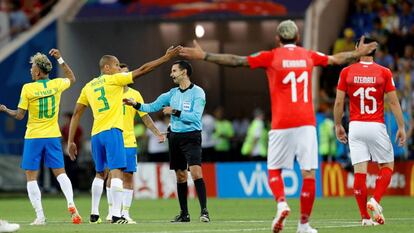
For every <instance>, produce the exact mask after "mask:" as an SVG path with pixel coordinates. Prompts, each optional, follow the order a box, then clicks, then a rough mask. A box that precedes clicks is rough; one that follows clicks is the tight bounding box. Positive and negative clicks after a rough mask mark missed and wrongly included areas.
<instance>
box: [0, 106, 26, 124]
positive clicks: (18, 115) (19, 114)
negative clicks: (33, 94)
mask: <svg viewBox="0 0 414 233" xmlns="http://www.w3.org/2000/svg"><path fill="white" fill-rule="evenodd" d="M0 112H5V113H7V115H9V116H11V117H13V118H14V119H16V120H22V119H23V118H24V116H25V115H26V110H24V109H21V108H18V109H17V110H11V109H8V108H7V107H6V106H5V105H3V104H0Z"/></svg>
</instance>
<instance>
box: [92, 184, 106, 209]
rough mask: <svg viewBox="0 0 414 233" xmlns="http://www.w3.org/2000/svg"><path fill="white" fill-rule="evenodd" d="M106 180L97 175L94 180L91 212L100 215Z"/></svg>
mask: <svg viewBox="0 0 414 233" xmlns="http://www.w3.org/2000/svg"><path fill="white" fill-rule="evenodd" d="M103 184H104V180H102V179H100V178H97V177H95V179H93V182H92V188H91V191H92V209H91V214H95V215H99V202H100V201H101V196H102V192H103Z"/></svg>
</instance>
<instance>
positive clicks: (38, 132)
mask: <svg viewBox="0 0 414 233" xmlns="http://www.w3.org/2000/svg"><path fill="white" fill-rule="evenodd" d="M69 86H70V80H69V79H67V78H55V79H52V80H50V79H42V80H38V81H36V82H32V83H27V84H25V85H24V86H23V88H22V92H21V94H20V101H19V105H18V108H21V109H23V110H27V111H28V115H29V118H28V120H27V129H26V135H25V136H24V138H25V139H31V138H56V137H60V136H62V134H61V133H60V129H59V124H58V116H59V105H60V96H61V95H62V92H63V91H65V90H66V89H68V88H69Z"/></svg>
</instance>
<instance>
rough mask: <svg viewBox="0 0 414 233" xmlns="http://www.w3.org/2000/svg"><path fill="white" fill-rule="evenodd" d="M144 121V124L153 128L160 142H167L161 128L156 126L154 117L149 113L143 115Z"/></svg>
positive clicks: (152, 130)
mask: <svg viewBox="0 0 414 233" xmlns="http://www.w3.org/2000/svg"><path fill="white" fill-rule="evenodd" d="M141 119H142V122H144V125H145V126H146V127H147V128H148V129H150V130H151V132H152V133H153V134H154V135H155V136H157V138H158V142H160V143H161V142H165V135H164V134H162V133H161V132H160V130H159V129H158V128H157V127H156V126H155V124H154V121H153V120H152V118H151V117H150V116H149V115H148V114H147V115H145V116H143V117H141Z"/></svg>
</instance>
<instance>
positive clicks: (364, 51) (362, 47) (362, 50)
mask: <svg viewBox="0 0 414 233" xmlns="http://www.w3.org/2000/svg"><path fill="white" fill-rule="evenodd" d="M364 40H365V37H364V36H362V37H361V39H360V41H359V44H358V47H357V48H356V49H355V50H354V51H349V52H342V53H337V54H335V55H330V56H328V64H329V65H342V64H347V63H351V62H353V61H355V60H357V59H359V58H360V57H362V56H364V55H368V54H369V53H371V52H372V51H373V50H374V49H376V48H377V46H378V43H377V42H371V43H369V44H365V43H364Z"/></svg>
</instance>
